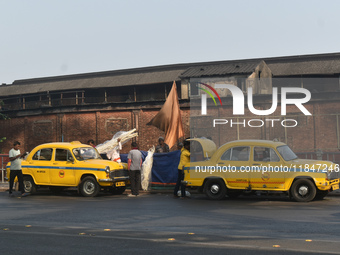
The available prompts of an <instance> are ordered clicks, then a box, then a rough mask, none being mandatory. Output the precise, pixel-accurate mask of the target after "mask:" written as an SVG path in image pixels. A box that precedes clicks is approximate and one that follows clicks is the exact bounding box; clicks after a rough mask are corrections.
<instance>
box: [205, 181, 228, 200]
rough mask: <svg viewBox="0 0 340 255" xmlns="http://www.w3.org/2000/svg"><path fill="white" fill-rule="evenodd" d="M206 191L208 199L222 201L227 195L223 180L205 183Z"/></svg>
mask: <svg viewBox="0 0 340 255" xmlns="http://www.w3.org/2000/svg"><path fill="white" fill-rule="evenodd" d="M204 191H205V194H206V195H207V197H208V198H210V199H213V200H221V199H223V198H224V197H225V195H226V194H227V187H226V186H225V183H224V181H223V180H221V179H210V180H207V182H206V183H205V185H204Z"/></svg>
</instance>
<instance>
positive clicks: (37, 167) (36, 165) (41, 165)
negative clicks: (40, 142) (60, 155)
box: [25, 148, 53, 185]
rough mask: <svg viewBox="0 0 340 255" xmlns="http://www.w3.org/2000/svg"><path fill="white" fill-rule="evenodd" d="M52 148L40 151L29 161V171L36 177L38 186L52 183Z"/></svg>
mask: <svg viewBox="0 0 340 255" xmlns="http://www.w3.org/2000/svg"><path fill="white" fill-rule="evenodd" d="M52 153H53V149H52V148H44V149H41V150H38V151H37V152H36V153H35V154H34V155H33V157H32V159H31V160H30V161H28V165H27V166H25V167H27V169H28V171H29V172H30V173H31V174H32V176H33V177H34V180H35V183H36V184H38V185H39V184H48V183H49V182H50V167H51V165H52Z"/></svg>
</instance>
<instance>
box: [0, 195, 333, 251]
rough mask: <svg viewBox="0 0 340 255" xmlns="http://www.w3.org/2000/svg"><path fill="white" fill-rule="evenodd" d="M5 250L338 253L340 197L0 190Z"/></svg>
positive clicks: (0, 246)
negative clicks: (17, 193)
mask: <svg viewBox="0 0 340 255" xmlns="http://www.w3.org/2000/svg"><path fill="white" fill-rule="evenodd" d="M0 204H1V207H0V252H1V254H23V253H24V252H25V253H27V251H28V250H29V252H28V254H94V253H95V254H112V253H113V252H115V253H116V254H131V253H136V254H160V253H162V254H174V253H176V254H213V253H214V254H215V253H221V254H340V197H339V196H332V197H327V198H326V199H325V200H323V201H314V202H311V203H296V202H292V201H289V200H288V199H287V198H284V197H276V196H270V197H265V196H259V197H257V196H253V197H242V198H239V199H237V200H230V199H228V198H227V199H225V200H223V201H210V200H207V199H206V198H205V196H204V195H200V194H193V196H192V198H191V199H185V200H181V199H174V198H173V197H172V196H171V194H170V193H169V194H164V193H163V194H160V193H157V194H144V195H142V196H140V197H137V198H129V197H127V196H126V195H121V196H111V195H105V194H103V195H101V196H99V197H96V198H83V197H80V196H78V195H77V194H76V193H75V192H72V191H70V192H67V193H63V194H62V195H59V196H56V195H52V194H50V193H47V192H46V193H41V194H39V195H34V196H33V195H32V196H29V197H25V198H17V197H12V198H10V197H8V193H6V192H1V193H0Z"/></svg>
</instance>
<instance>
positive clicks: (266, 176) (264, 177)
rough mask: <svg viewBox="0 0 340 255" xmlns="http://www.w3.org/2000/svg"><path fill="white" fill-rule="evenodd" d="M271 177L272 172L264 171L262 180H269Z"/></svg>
mask: <svg viewBox="0 0 340 255" xmlns="http://www.w3.org/2000/svg"><path fill="white" fill-rule="evenodd" d="M269 179H270V174H269V173H263V174H262V180H264V181H268V180H269Z"/></svg>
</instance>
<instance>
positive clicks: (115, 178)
mask: <svg viewBox="0 0 340 255" xmlns="http://www.w3.org/2000/svg"><path fill="white" fill-rule="evenodd" d="M126 180H129V177H127V176H124V177H114V178H108V179H99V180H98V181H99V182H112V183H113V182H120V181H126Z"/></svg>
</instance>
